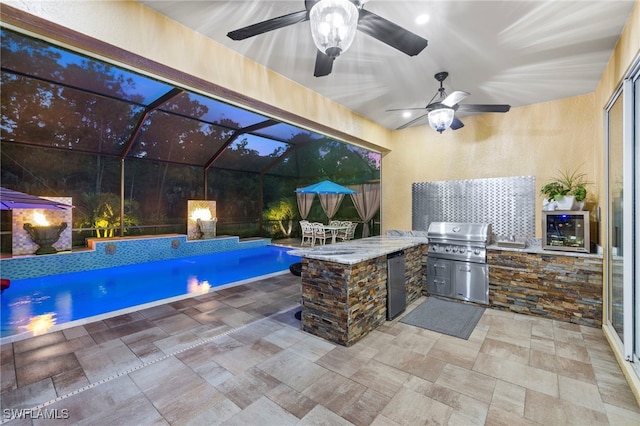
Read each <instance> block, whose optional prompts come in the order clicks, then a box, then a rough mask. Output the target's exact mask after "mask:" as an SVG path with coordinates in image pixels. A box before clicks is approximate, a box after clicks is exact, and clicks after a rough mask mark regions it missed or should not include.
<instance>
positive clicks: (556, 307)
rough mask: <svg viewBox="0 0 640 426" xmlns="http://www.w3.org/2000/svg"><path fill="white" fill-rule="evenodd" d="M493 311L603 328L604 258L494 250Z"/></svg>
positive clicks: (491, 257) (491, 268) (491, 267)
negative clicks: (494, 309)
mask: <svg viewBox="0 0 640 426" xmlns="http://www.w3.org/2000/svg"><path fill="white" fill-rule="evenodd" d="M487 263H488V264H489V303H490V306H491V307H492V308H497V309H502V310H509V311H512V312H518V313H522V314H527V315H535V316H538V317H543V318H549V319H555V320H559V321H565V322H571V323H574V324H580V325H587V326H592V327H601V326H602V291H603V266H602V258H601V257H594V256H567V255H557V254H551V253H526V252H518V251H506V250H505V251H501V250H488V252H487Z"/></svg>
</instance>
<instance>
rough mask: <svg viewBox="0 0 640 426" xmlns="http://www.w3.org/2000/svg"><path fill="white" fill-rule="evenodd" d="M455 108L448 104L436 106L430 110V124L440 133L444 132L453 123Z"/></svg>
mask: <svg viewBox="0 0 640 426" xmlns="http://www.w3.org/2000/svg"><path fill="white" fill-rule="evenodd" d="M454 113H455V111H454V109H453V108H449V107H447V106H444V105H443V106H442V107H439V108H436V109H434V110H432V111H430V112H429V115H428V118H429V125H430V126H431V128H432V129H433V130H435V131H436V132H438V133H442V132H444V131H445V130H446V129H448V128H449V126H451V123H453V116H454Z"/></svg>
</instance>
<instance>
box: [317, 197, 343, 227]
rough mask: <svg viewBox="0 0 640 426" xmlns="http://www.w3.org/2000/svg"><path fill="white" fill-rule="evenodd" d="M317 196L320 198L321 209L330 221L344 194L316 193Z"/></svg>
mask: <svg viewBox="0 0 640 426" xmlns="http://www.w3.org/2000/svg"><path fill="white" fill-rule="evenodd" d="M318 198H320V205H322V210H324V213H325V214H326V215H327V217H328V218H329V221H330V220H331V218H332V217H333V216H335V214H336V212H337V211H338V207H340V203H341V202H342V199H343V198H344V194H318Z"/></svg>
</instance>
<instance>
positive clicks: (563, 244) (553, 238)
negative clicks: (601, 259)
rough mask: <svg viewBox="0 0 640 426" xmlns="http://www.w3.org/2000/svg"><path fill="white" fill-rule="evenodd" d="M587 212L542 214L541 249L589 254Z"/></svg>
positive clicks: (546, 212)
mask: <svg viewBox="0 0 640 426" xmlns="http://www.w3.org/2000/svg"><path fill="white" fill-rule="evenodd" d="M590 247H591V240H590V237H589V212H588V211H586V210H584V211H582V210H581V211H575V210H556V211H543V212H542V248H543V249H545V250H562V251H577V252H583V253H589V252H590Z"/></svg>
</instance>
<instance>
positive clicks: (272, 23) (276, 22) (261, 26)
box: [227, 10, 309, 40]
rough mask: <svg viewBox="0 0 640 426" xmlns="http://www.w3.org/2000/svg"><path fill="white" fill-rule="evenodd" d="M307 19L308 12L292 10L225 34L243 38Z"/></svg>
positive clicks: (237, 38)
mask: <svg viewBox="0 0 640 426" xmlns="http://www.w3.org/2000/svg"><path fill="white" fill-rule="evenodd" d="M307 20H309V12H308V11H306V10H301V11H300V12H294V13H290V14H288V15H284V16H279V17H277V18H273V19H268V20H266V21H262V22H258V23H257V24H253V25H249V26H248V27H244V28H240V29H237V30H234V31H231V32H229V33H227V36H228V37H229V38H230V39H232V40H244V39H246V38H249V37H253V36H257V35H259V34H264V33H266V32H269V31H273V30H277V29H278V28H284V27H288V26H289V25H293V24H297V23H298V22H303V21H307Z"/></svg>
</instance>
